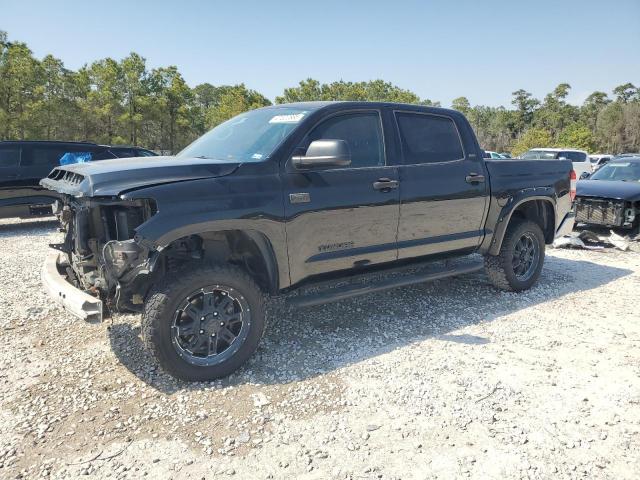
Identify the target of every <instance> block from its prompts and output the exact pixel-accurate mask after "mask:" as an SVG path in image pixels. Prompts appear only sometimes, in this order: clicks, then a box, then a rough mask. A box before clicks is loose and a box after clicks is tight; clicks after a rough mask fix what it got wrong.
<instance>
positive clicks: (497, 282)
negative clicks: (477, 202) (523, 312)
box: [484, 219, 545, 292]
mask: <svg viewBox="0 0 640 480" xmlns="http://www.w3.org/2000/svg"><path fill="white" fill-rule="evenodd" d="M544 249H545V244H544V235H543V233H542V229H541V228H540V226H539V225H538V224H537V223H535V222H532V221H530V220H519V219H518V220H513V221H512V222H511V223H510V225H509V226H508V227H507V233H506V234H505V236H504V239H503V241H502V246H501V247H500V253H499V254H498V255H486V256H485V259H484V266H485V270H486V272H487V276H488V277H489V280H490V281H491V283H492V284H493V285H494V286H495V287H497V288H499V289H501V290H506V291H510V292H520V291H522V290H527V289H529V288H531V287H532V286H533V285H534V284H535V283H536V282H537V281H538V278H539V277H540V273H541V272H542V266H543V264H544Z"/></svg>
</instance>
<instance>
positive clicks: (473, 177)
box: [464, 173, 484, 183]
mask: <svg viewBox="0 0 640 480" xmlns="http://www.w3.org/2000/svg"><path fill="white" fill-rule="evenodd" d="M464 181H465V182H467V183H484V175H480V174H479V173H470V174H469V175H467V176H466V177H464Z"/></svg>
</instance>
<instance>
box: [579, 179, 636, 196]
mask: <svg viewBox="0 0 640 480" xmlns="http://www.w3.org/2000/svg"><path fill="white" fill-rule="evenodd" d="M576 196H578V197H599V198H615V199H618V200H629V201H637V200H640V182H622V181H615V180H580V181H579V182H578V184H577V186H576Z"/></svg>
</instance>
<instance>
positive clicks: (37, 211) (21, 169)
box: [0, 141, 157, 218]
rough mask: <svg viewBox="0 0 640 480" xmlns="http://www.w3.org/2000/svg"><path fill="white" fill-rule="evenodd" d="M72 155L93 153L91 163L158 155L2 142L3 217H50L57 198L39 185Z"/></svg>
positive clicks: (61, 144)
mask: <svg viewBox="0 0 640 480" xmlns="http://www.w3.org/2000/svg"><path fill="white" fill-rule="evenodd" d="M69 152H83V153H90V154H91V160H108V159H113V158H127V157H151V156H156V155H157V154H156V153H154V152H152V151H151V150H146V149H144V148H139V147H130V146H109V145H98V144H96V143H89V142H45V141H42V142H41V141H15V142H14V141H9V142H0V218H9V217H21V218H24V217H33V216H41V215H51V203H53V202H54V201H55V200H56V198H57V196H56V194H55V192H51V191H50V190H46V189H43V188H42V187H41V186H40V185H39V183H38V182H39V181H40V180H41V179H42V178H45V177H46V176H47V175H48V174H49V172H50V171H51V170H52V169H53V168H55V167H57V166H60V158H61V157H62V156H63V155H64V154H65V153H69Z"/></svg>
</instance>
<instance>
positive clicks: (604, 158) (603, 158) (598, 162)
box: [589, 153, 613, 172]
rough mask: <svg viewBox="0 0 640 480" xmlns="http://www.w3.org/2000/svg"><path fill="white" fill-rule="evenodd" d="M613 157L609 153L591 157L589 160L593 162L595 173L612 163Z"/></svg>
mask: <svg viewBox="0 0 640 480" xmlns="http://www.w3.org/2000/svg"><path fill="white" fill-rule="evenodd" d="M612 158H613V155H610V154H608V153H598V154H596V155H589V160H590V161H591V165H592V166H593V171H594V172H595V171H596V170H598V169H599V168H600V167H602V166H603V165H606V164H607V163H609V162H610V161H611V159H612Z"/></svg>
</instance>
